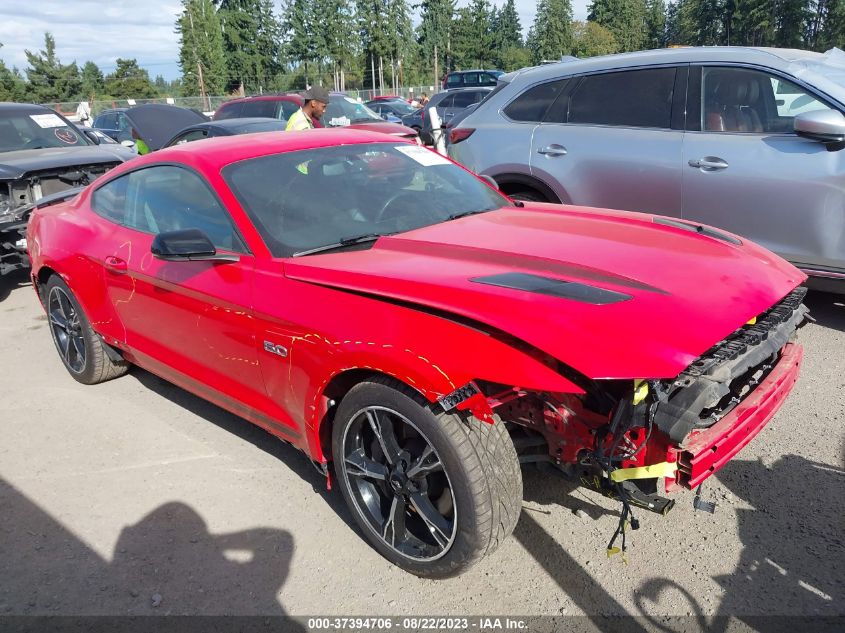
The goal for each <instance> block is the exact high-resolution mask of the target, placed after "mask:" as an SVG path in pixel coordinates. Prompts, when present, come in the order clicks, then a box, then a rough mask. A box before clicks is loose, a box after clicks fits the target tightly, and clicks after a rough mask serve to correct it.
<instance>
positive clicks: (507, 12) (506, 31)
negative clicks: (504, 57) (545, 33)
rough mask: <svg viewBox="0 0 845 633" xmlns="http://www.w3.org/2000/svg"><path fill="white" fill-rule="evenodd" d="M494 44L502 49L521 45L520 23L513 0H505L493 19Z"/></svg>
mask: <svg viewBox="0 0 845 633" xmlns="http://www.w3.org/2000/svg"><path fill="white" fill-rule="evenodd" d="M493 32H494V37H493V41H494V45H495V46H496V47H500V48H502V49H507V48H511V47H521V46H522V24H520V22H519V13H517V11H516V3H515V2H514V0H506V2H505V4H504V5H502V8H501V10H500V11H498V12H497V14H496V17H495V20H494V21H493Z"/></svg>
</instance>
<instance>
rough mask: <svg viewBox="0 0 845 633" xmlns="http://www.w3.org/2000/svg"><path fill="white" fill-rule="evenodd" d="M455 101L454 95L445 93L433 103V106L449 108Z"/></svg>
mask: <svg viewBox="0 0 845 633" xmlns="http://www.w3.org/2000/svg"><path fill="white" fill-rule="evenodd" d="M454 102H455V95H447V96H445V97H443V98H442V99H441V100H440V101H438V102H437V103H435V104H434V107H435V108H451V107H452V104H453V103H454Z"/></svg>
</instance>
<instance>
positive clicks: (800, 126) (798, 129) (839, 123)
mask: <svg viewBox="0 0 845 633" xmlns="http://www.w3.org/2000/svg"><path fill="white" fill-rule="evenodd" d="M793 127H794V129H795V133H796V134H798V135H799V136H803V137H804V138H808V139H810V140H813V141H819V142H820V143H825V144H827V145H833V146H837V145H842V144H843V143H845V116H842V113H841V112H839V111H837V110H815V111H814V112H802V113H801V114H799V115H798V116H796V117H795V119H794V120H793ZM828 149H831V148H828ZM835 149H842V148H841V147H836V148H835Z"/></svg>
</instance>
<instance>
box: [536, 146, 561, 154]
mask: <svg viewBox="0 0 845 633" xmlns="http://www.w3.org/2000/svg"><path fill="white" fill-rule="evenodd" d="M537 153H538V154H542V155H543V156H564V155H566V148H565V147H564V146H563V145H557V144H552V145H546V147H543V148H541V149H538V150H537Z"/></svg>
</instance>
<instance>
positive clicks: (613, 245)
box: [285, 204, 806, 379]
mask: <svg viewBox="0 0 845 633" xmlns="http://www.w3.org/2000/svg"><path fill="white" fill-rule="evenodd" d="M654 219H655V216H650V215H645V214H636V213H627V212H619V211H607V210H595V209H594V210H579V209H576V208H572V207H568V208H567V207H560V206H557V205H541V204H537V205H531V207H526V208H524V209H518V208H506V209H501V210H498V211H492V212H488V213H484V214H479V215H476V216H469V217H465V218H462V219H458V220H454V221H451V222H444V223H441V224H437V225H433V226H429V227H425V228H421V229H417V230H415V231H410V232H407V233H403V234H399V235H396V236H392V237H383V238H380V239H379V240H378V241H377V242H376V243H375V244H374V246H373V247H372V248H371V249H369V250H364V251H350V252H342V253H334V254H322V255H314V256H307V257H302V258H297V259H294V260H288V261H286V262H285V274H286V275H287V276H288V277H290V278H293V279H297V280H300V281H305V282H310V283H317V284H321V285H325V286H330V287H334V288H338V289H343V290H348V291H354V292H360V293H366V294H368V295H375V296H379V297H384V298H387V299H391V300H398V301H402V302H407V303H411V304H415V305H418V306H421V307H425V308H430V309H435V310H438V311H447V312H450V313H452V314H455V315H459V316H462V317H465V318H469V319H472V320H474V321H476V322H480V323H483V324H486V325H487V326H489V327H492V328H495V329H496V330H499V331H501V332H505V333H507V334H508V335H511V336H514V337H517V338H519V339H521V340H523V341H525V342H527V343H529V344H530V345H532V346H534V347H535V348H537V349H539V350H542V351H544V352H546V353H548V354H551V355H552V356H554V357H555V358H557V359H559V360H560V361H562V362H564V363H566V364H568V365H569V366H571V367H573V368H574V369H577V370H578V371H580V372H581V373H583V374H585V375H586V376H588V377H590V378H595V379H601V378H671V377H674V376H676V375H677V374H679V373H680V372H681V371H683V370H684V369H685V368H686V367H687V366H688V365H689V364H690V363H691V362H692V361H693V360H694V359H695V358H696V357H698V356H699V355H701V354H702V353H703V352H705V351H707V350H708V349H709V348H710V347H712V346H713V345H714V344H715V343H717V342H719V341H720V340H722V339H723V338H724V337H726V336H727V335H728V334H730V333H732V332H733V331H735V330H736V329H737V328H739V327H741V326H742V325H743V324H745V323H746V322H747V321H749V320H750V319H752V318H753V317H755V316H757V315H758V314H760V313H762V312H764V311H765V310H767V309H768V308H770V307H771V306H772V305H773V304H774V303H776V302H777V301H778V300H780V299H781V298H782V297H783V296H785V295H786V294H787V293H788V292H789V291H791V290H792V289H793V288H794V287H795V286H797V285H798V284H800V283H801V282H802V281H803V280H804V279H805V278H806V277H805V276H804V274H803V273H801V272H800V271H799V270H798V269H796V268H795V267H793V266H792V265H791V264H789V263H787V262H786V261H784V260H782V259H780V258H779V257H777V256H776V255H774V254H772V253H770V252H769V251H767V250H765V249H763V248H761V247H759V246H756V245H755V244H751V243H748V242H744V243H741V244H736V243H732V242H730V241H726V240H723V239H719V238H717V237H711V236H708V235H705V234H701V233H698V232H696V230H694V229H693V230H684V229H682V228H677V227H674V226H667V225H664V224H658V223H655V222H654ZM690 226H692V225H690ZM714 234H715V235H722V236H726V237H729V236H728V234H725V233H722V232H719V231H716V232H714ZM513 273H517V277H519V278H520V279H522V280H526V279H528V280H529V282H531V281H532V280H533V281H536V280H537V279H536V278H537V277H540V278H545V279H546V280H550V281H549V282H548V283H551V284H552V285H553V286H554V285H555V284H556V283H557V282H556V281H555V280H558V282H559V281H564V282H575V284H574V285H572V284H565V283H564V284H560V283H557V287H558V288H557V290H560V289H563V292H562V294H563V295H567V294H569V291H570V290H573V291H577V292H575V295H581V296H580V298H578V299H573V298H564V297H562V296H553V295H554V294H555V293H556V290H552V294H544V293H543V292H544V291H542V290H541V291H539V292H538V291H536V290H535V291H531V290H524V289H514V288H511V287H502V286H501V285H494V283H500V282H501V280H502V279H505V278H501V277H493V276H497V275H503V274H504V275H508V277H507V279H508V280H510V281H512V278H513ZM526 275H530V276H532V277H526ZM489 277H493V281H494V283H490V281H491V280H489V279H487V280H486V281H485V279H484V278H489ZM479 278H482V279H479ZM482 282H483V283H482ZM544 283H545V282H544ZM582 284H583V286H582ZM505 285H508V284H507V283H506V284H505ZM517 285H519V284H517ZM584 286H587V288H586V290H585V288H584ZM591 289H598V290H597V291H594V290H591ZM581 291H584V292H581ZM607 291H611V293H618V294H608V293H607ZM593 295H597V296H593ZM620 297H621V299H620ZM459 351H460V350H456V352H459Z"/></svg>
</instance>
